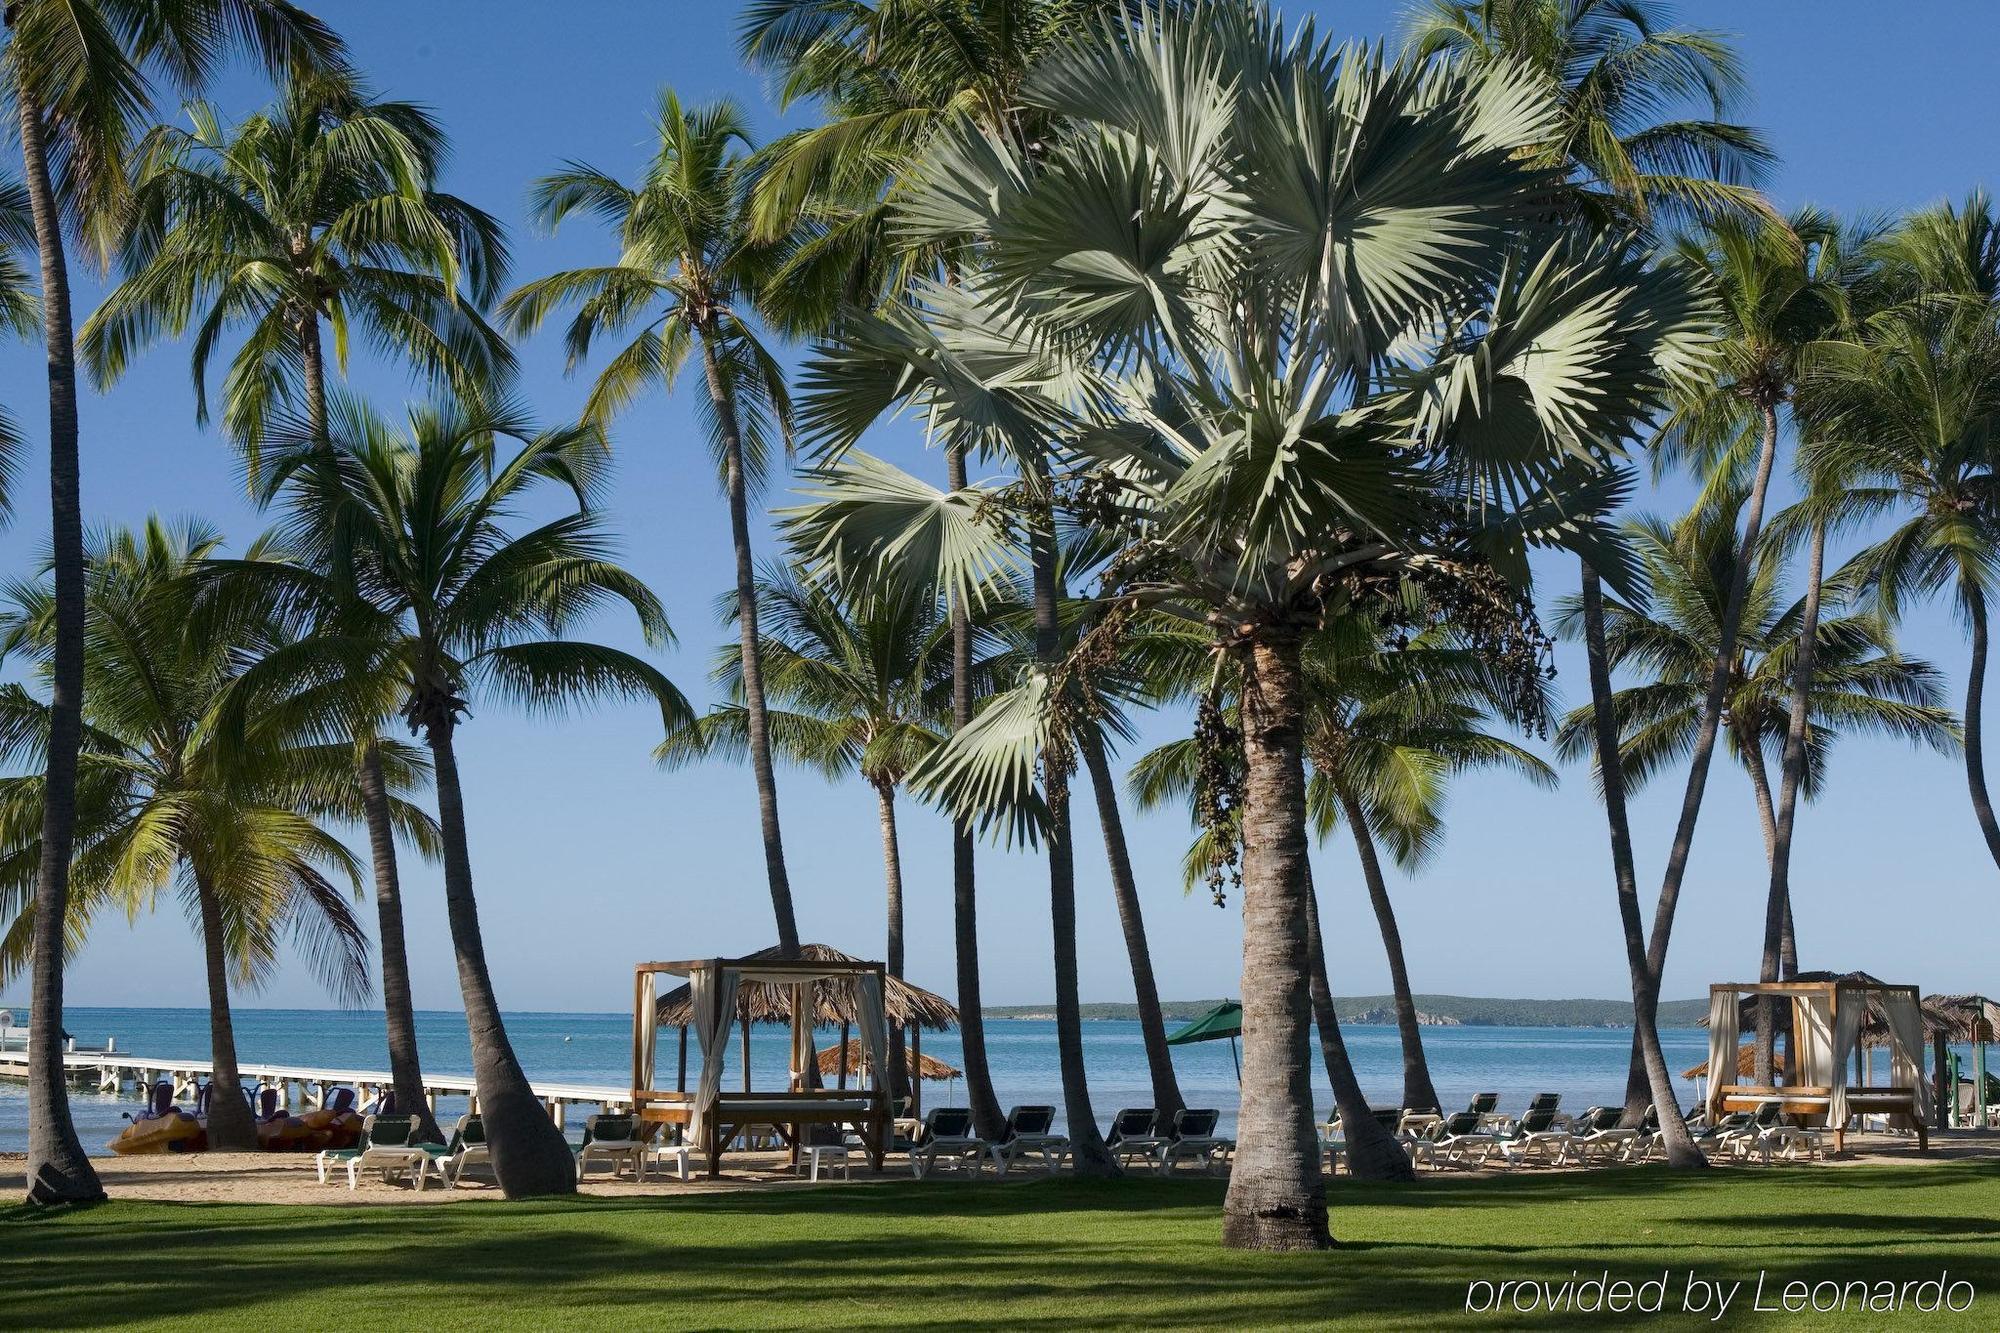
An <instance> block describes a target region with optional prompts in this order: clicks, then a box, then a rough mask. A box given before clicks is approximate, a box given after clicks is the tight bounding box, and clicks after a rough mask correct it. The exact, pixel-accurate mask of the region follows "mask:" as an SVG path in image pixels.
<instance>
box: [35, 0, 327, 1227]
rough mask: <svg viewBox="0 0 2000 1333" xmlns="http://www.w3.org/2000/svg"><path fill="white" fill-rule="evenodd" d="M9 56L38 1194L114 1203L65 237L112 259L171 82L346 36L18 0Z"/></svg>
mask: <svg viewBox="0 0 2000 1333" xmlns="http://www.w3.org/2000/svg"><path fill="white" fill-rule="evenodd" d="M0 24H4V28H5V32H6V36H7V46H6V50H5V52H4V53H0V62H4V64H5V66H6V77H7V81H8V86H9V89H10V91H11V93H12V95H13V101H14V112H15V117H16V121H17V125H18V135H19V138H20V142H21V165H22V183H23V185H24V187H25V189H26V193H27V197H28V210H29V216H30V218H31V220H32V223H33V228H34V239H35V252H36V260H37V273H38V276H39V279H40V282H39V287H40V291H41V298H42V341H43V346H44V348H45V350H46V353H47V357H48V383H49V487H50V494H51V509H50V515H51V532H50V538H51V541H52V543H53V556H54V560H53V567H54V573H55V598H56V605H57V607H58V608H59V610H60V615H59V617H58V620H57V626H56V652H55V657H54V667H53V676H52V678H51V682H50V688H51V694H50V708H51V714H50V719H51V721H50V733H49V743H48V774H47V777H48V793H47V795H48V799H47V801H46V803H45V805H44V811H45V814H46V818H47V821H48V825H47V827H46V828H45V829H44V830H43V836H42V855H43V863H42V866H41V869H40V871H39V872H38V874H39V878H38V880H37V888H36V894H37V898H36V915H35V919H36V920H37V921H38V922H40V923H41V924H40V926H39V927H38V929H40V930H41V931H42V932H43V933H42V934H41V935H40V936H39V937H38V938H37V939H36V941H35V949H34V957H35V961H34V980H33V986H32V997H31V998H32V1004H33V1009H32V1011H31V1013H30V1016H29V1021H28V1029H29V1037H28V1047H29V1056H28V1069H29V1078H28V1164H27V1180H28V1197H29V1199H30V1201H31V1202H36V1203H64V1202H77V1201H85V1200H90V1199H97V1198H101V1197H103V1193H104V1190H103V1186H102V1185H101V1184H100V1183H99V1182H98V1179H97V1173H96V1172H95V1171H93V1170H92V1169H91V1166H90V1163H89V1160H88V1159H87V1158H86V1157H85V1155H84V1152H83V1145H82V1144H80V1143H79V1142H78V1141H77V1137H76V1128H75V1125H74V1124H73V1123H72V1122H71V1120H70V1116H69V1101H68V1096H67V1093H66V1091H65V1088H64V1085H63V1071H62V935H61V925H60V923H61V922H62V921H63V920H64V918H65V915H66V910H65V909H66V899H67V896H68V892H69V890H68V873H69V860H70V847H71V842H72V840H73V838H74V833H75V827H74V826H75V817H76V810H75V803H76V764H77V751H78V748H79V746H80V744H81V736H82V730H81V728H82V722H81V709H82V707H83V696H82V692H83V633H84V630H83V616H84V607H83V583H84V572H83V565H84V553H83V502H82V495H81V492H82V487H81V482H80V465H79V458H78V447H77V440H78V430H77V399H76V339H75V324H74V320H73V318H72V314H71V307H70V284H69V264H68V257H67V255H66V254H65V253H64V245H63V242H64V235H63V232H64V227H65V225H66V224H67V225H68V226H69V228H70V231H71V234H72V235H73V236H75V237H76V238H77V239H79V240H81V241H83V242H85V243H86V244H88V245H89V246H91V247H92V248H93V249H94V251H95V252H96V253H97V254H98V255H99V256H102V255H105V254H107V253H109V251H110V250H111V248H112V245H113V242H114V239H115V236H116V232H117V230H118V224H119V218H120V214H121V211H122V210H121V208H120V206H119V201H120V197H121V195H122V193H123V191H124V187H125V169H126V165H127V158H128V154H129V151H130V149H131V146H132V144H133V141H134V140H135V138H136V137H137V135H138V127H139V126H140V125H141V124H143V123H145V122H146V121H147V120H148V118H149V117H150V116H151V113H152V108H153V103H154V94H155V80H156V79H165V80H167V81H168V82H169V83H171V84H173V85H175V86H176V87H178V88H179V90H180V91H182V92H183V93H184V94H186V93H192V92H194V91H195V90H196V89H198V88H199V87H200V85H201V84H203V83H204V82H205V81H206V80H207V79H208V77H209V76H210V75H211V74H212V73H213V72H214V71H215V69H216V68H217V66H218V65H220V64H221V63H222V61H223V60H224V59H225V58H226V57H227V56H229V55H231V54H233V53H235V52H237V51H244V52H247V53H249V54H251V55H254V56H255V57H257V58H258V59H259V60H260V61H261V62H262V63H263V64H264V65H265V66H266V67H267V68H268V69H270V70H271V71H272V72H273V73H276V72H278V71H280V70H285V69H291V68H299V67H309V68H326V67H331V66H336V65H339V64H340V63H341V62H342V61H343V59H344V57H343V53H342V49H341V44H340V40H339V38H337V37H336V36H334V34H333V33H332V32H331V30H329V29H328V28H327V27H326V26H325V25H323V24H322V23H320V22H319V21H318V20H317V19H315V18H313V17H312V16H311V15H310V14H308V13H306V12H305V11H304V10H302V9H300V8H298V7H297V6H296V5H294V4H292V3H291V0H16V3H13V4H9V5H8V6H6V8H5V11H4V14H0Z"/></svg>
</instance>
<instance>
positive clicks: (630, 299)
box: [501, 90, 799, 957]
mask: <svg viewBox="0 0 2000 1333" xmlns="http://www.w3.org/2000/svg"><path fill="white" fill-rule="evenodd" d="M653 128H654V133H655V136H656V137H657V139H658V148H657V150H656V152H655V154H654V157H653V161H652V162H651V163H650V164H649V165H648V167H647V169H646V175H645V177H644V179H643V180H642V181H641V182H640V183H639V184H638V185H637V186H636V187H635V186H628V185H625V184H623V183H621V182H620V181H619V180H617V179H616V178H615V177H613V176H611V175H610V174H608V173H606V172H603V171H600V170H598V169H597V168H595V167H591V166H588V165H585V164H583V163H571V164H570V165H568V166H567V167H565V169H564V170H562V171H559V172H557V173H556V174H554V175H552V176H546V177H543V178H542V179H541V180H540V181H538V182H537V183H536V185H535V189H534V197H533V209H534V215H535V218H536V220H537V221H538V222H539V223H541V224H542V225H543V226H545V227H548V228H549V229H551V230H553V229H555V228H556V227H558V226H560V225H561V224H562V223H563V222H565V221H566V220H568V219H569V218H571V217H573V216H575V215H576V214H578V213H588V214H590V215H591V216H593V217H595V218H597V219H599V220H600V221H603V222H605V223H608V224H610V225H611V226H613V227H615V228H616V230H617V236H618V244H619V254H618V257H617V260H616V262H615V263H612V264H607V265H602V266H599V267H596V268H583V269H570V270H566V271H564V272H561V273H554V274H551V275H549V276H548V277H546V278H541V279H538V280H536V281H534V282H531V283H528V284H527V285H526V286H524V287H522V288H521V289H520V290H518V291H516V292H514V293H513V294H512V295H510V296H509V297H508V298H507V299H506V301H505V302H504V303H503V305H502V307H501V309H502V312H503V313H504V314H505V316H506V318H507V320H508V321H509V323H510V324H511V325H512V327H513V328H514V329H515V330H516V331H518V332H521V333H527V332H532V331H533V330H535V329H537V328H539V327H540V326H541V324H542V323H543V321H545V320H546V319H547V318H548V317H549V315H550V314H551V313H553V312H554V311H555V310H556V309H558V308H559V307H563V306H574V307H576V314H575V316H574V317H573V318H572V319H571V321H570V324H569V328H568V330H567V333H566V335H565V340H564V341H565V346H566V348H567V350H568V354H569V368H570V370H572V371H574V370H575V369H576V368H577V367H578V366H580V365H582V364H583V362H584V360H585V358H586V357H588V356H589V354H590V350H591V344H592V343H593V342H595V341H596V340H598V339H599V338H601V337H603V336H605V335H617V334H623V333H625V332H627V331H629V330H631V329H633V328H634V327H635V326H636V327H637V329H638V332H637V334H636V336H634V337H633V339H632V341H630V342H629V343H627V344H626V345H625V346H624V347H622V348H620V349H619V350H618V351H617V352H615V353H614V354H613V355H612V356H611V357H610V359H609V360H608V361H607V362H606V363H605V367H604V369H603V370H602V371H601V372H600V373H599V374H598V377H597V381H596V383H594V384H593V385H592V386H591V390H590V396H589V398H588V399H587V400H586V401H585V403H584V411H583V415H584V420H585V421H587V422H589V423H592V424H593V425H596V426H599V427H603V426H605V425H608V423H609V422H610V421H611V419H612V418H613V417H615V416H616V415H617V414H618V413H619V412H620V411H622V410H623V409H624V408H625V407H626V406H627V405H629V404H630V403H631V401H632V400H633V399H634V398H635V397H637V396H638V395H639V394H640V393H641V392H643V391H644V390H645V389H647V388H650V387H658V388H661V389H665V390H671V389H672V388H673V384H674V380H675V379H676V377H677V376H678V375H679V374H680V372H681V369H682V368H683V367H684V366H685V365H686V363H687V360H688V357H689V356H690V355H696V354H698V355H699V357H700V360H701V369H702V377H703V381H704V384H705V386H706V388H707V399H706V403H705V415H706V420H707V425H708V434H709V443H710V445H711V447H712V448H713V450H714V453H715V459H716V465H717V468H718V470H719V471H720V472H721V474H722V485H723V491H724V494H725V495H726V497H727V499H728V503H729V533H730V540H731V543H732V545H733V546H734V549H735V556H736V617H737V622H738V629H739V633H740V643H741V646H742V653H743V706H744V714H745V717H744V720H745V723H746V725H747V727H748V732H749V736H748V740H749V750H750V771H751V773H752V775H753V776H754V778H755V780H756V784H757V811H758V820H759V827H760V830H761V832H762V835H763V843H764V868H765V874H766V878H767V879H768V880H769V883H770V889H771V910H772V912H773V914H774V915H775V916H776V918H777V927H778V946H779V948H780V949H781V950H782V951H783V952H784V953H785V955H786V956H788V957H789V956H791V955H793V954H795V953H797V952H798V947H799V928H798V920H797V916H796V914H795V913H794V911H793V908H792V886H791V879H790V877H789V875H788V874H787V873H786V870H785V846H784V839H783V836H782V834H781V832H780V829H779V823H778V785H777V778H776V777H775V775H774V773H773V770H772V766H771V737H770V728H769V721H768V715H767V711H766V704H765V692H764V665H763V658H762V655H761V653H760V652H759V647H760V640H759V637H758V633H757V596H756V564H755V557H754V555H753V552H752V549H751V542H750V495H751V493H752V492H753V491H755V490H756V489H758V488H759V487H760V486H761V485H762V484H763V481H764V479H765V476H766V475H767V473H768V471H769V466H770V452H771V450H772V448H773V447H775V445H776V444H777V440H776V438H774V436H775V435H776V434H778V433H782V434H783V435H784V437H785V439H786V440H787V442H789V439H790V431H791V426H790V422H791V400H790V396H789V393H788V391H787V389H786V387H785V376H784V371H783V369H782V368H781V367H780V366H779V365H778V363H777V360H776V359H775V358H774V357H773V356H772V355H771V353H770V351H769V350H768V349H767V348H766V347H765V345H764V342H763V340H762V338H761V337H760V335H759V332H758V327H757V310H756V307H757V302H758V301H759V300H760V299H761V295H762V292H763V290H764V282H765V278H766V275H767V273H768V270H769V268H770V266H771V264H772V263H773V262H774V259H775V252H774V251H772V250H771V249H769V248H767V247H765V246H763V245H760V244H758V243H757V242H756V241H755V240H754V239H753V237H752V230H751V226H750V221H749V216H748V208H749V204H748V196H749V189H750V185H751V174H750V171H749V152H750V133H749V130H748V128H747V127H746V126H745V123H744V119H743V113H742V111H741V110H740V109H739V108H738V107H737V106H736V104H735V103H733V102H730V101H727V100H724V101H717V102H709V103H704V104H701V105H697V106H686V105H683V104H682V102H681V100H680V98H678V97H677V96H675V95H674V93H673V92H672V91H671V90H667V91H663V92H662V93H661V94H660V105H659V112H658V115H657V117H656V119H655V123H654V127H653Z"/></svg>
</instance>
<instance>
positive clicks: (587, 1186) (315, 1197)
mask: <svg viewBox="0 0 2000 1333" xmlns="http://www.w3.org/2000/svg"><path fill="white" fill-rule="evenodd" d="M1968 1158H1987V1159H1993V1160H1996V1161H2000V1131H1995V1130H1986V1131H1975V1130H1948V1131H1935V1130H1934V1131H1932V1134H1931V1150H1930V1152H1928V1153H1919V1152H1918V1151H1917V1145H1916V1140H1915V1139H1912V1138H1908V1137H1905V1136H1902V1135H1890V1134H1853V1135H1849V1136H1848V1151H1847V1152H1846V1153H1845V1154H1842V1155H1841V1156H1838V1157H1831V1158H1825V1159H1814V1160H1813V1161H1811V1162H1786V1161H1778V1162H1774V1163H1773V1164H1772V1165H1770V1166H1769V1167H1765V1166H1762V1165H1759V1164H1756V1163H1755V1162H1754V1161H1753V1162H1752V1163H1751V1164H1750V1165H1749V1166H1747V1167H1746V1168H1745V1169H1749V1170H1758V1171H1764V1170H1770V1171H1790V1172H1798V1171H1813V1170H1819V1169H1821V1168H1825V1167H1831V1168H1835V1169H1840V1168H1845V1167H1852V1166H1885V1165H1890V1166H1905V1167H1909V1168H1911V1169H1912V1170H1923V1169H1925V1168H1927V1167H1930V1166H1934V1165H1937V1164H1939V1163H1943V1162H1952V1161H1964V1160H1966V1159H1968ZM23 1160H24V1159H23V1157H22V1156H21V1155H20V1154H18V1153H10V1154H7V1155H5V1156H0V1195H13V1196H16V1197H18V1196H19V1195H20V1194H21V1193H22V1192H23V1191H24V1189H25V1187H26V1180H25V1178H24V1176H23V1174H22V1165H23ZM96 1165H97V1169H98V1173H99V1175H100V1176H101V1177H102V1179H103V1181H104V1187H105V1189H106V1190H107V1191H109V1192H110V1194H111V1196H112V1197H113V1198H117V1199H147V1200H154V1201H160V1202H174V1203H275V1204H324V1205H326V1206H328V1207H341V1208H345V1207H365V1206H368V1205H371V1204H410V1203H423V1204H450V1203H467V1202H475V1201H478V1200H481V1199H486V1200H493V1199H498V1198H500V1197H501V1196H500V1191H499V1190H498V1189H497V1188H496V1187H495V1186H494V1185H493V1183H492V1179H491V1177H490V1176H488V1175H485V1174H484V1173H477V1174H475V1175H470V1176H468V1177H467V1179H466V1183H465V1184H464V1185H462V1186H460V1187H458V1188H455V1189H447V1188H445V1187H444V1186H442V1185H441V1184H440V1183H439V1182H438V1181H436V1180H435V1179H433V1180H431V1181H430V1182H429V1183H428V1184H427V1185H426V1187H425V1188H423V1189H421V1190H419V1189H415V1188H413V1187H412V1186H410V1185H409V1184H408V1183H395V1184H390V1183H385V1182H384V1181H383V1179H382V1176H381V1173H380V1172H370V1173H369V1174H368V1175H367V1176H366V1177H365V1178H364V1179H363V1180H362V1182H361V1185H360V1188H358V1189H354V1190H349V1189H348V1188H347V1181H346V1173H345V1171H344V1170H342V1171H341V1172H339V1173H338V1174H337V1175H336V1176H333V1177H329V1179H328V1183H326V1184H324V1185H322V1184H320V1183H319V1181H318V1179H317V1177H316V1174H315V1172H314V1169H313V1159H312V1158H311V1156H309V1155H304V1154H292V1153H192V1154H188V1155H185V1156H182V1155H166V1156H159V1157H113V1158H100V1159H97V1161H96ZM723 1166H724V1170H723V1173H722V1175H721V1176H720V1177H719V1178H717V1179H714V1180H710V1179H709V1178H708V1177H707V1176H705V1175H703V1174H702V1173H701V1172H700V1171H699V1169H697V1170H696V1171H695V1173H694V1175H693V1178H692V1179H690V1180H686V1181H683V1180H681V1179H679V1178H678V1177H677V1176H675V1175H673V1174H672V1173H671V1172H667V1173H649V1174H648V1176H647V1178H646V1179H645V1180H644V1181H643V1182H641V1181H635V1180H633V1179H631V1178H630V1177H629V1176H619V1177H616V1178H614V1177H612V1176H611V1174H610V1173H609V1171H608V1170H600V1171H593V1173H592V1174H591V1177H590V1179H589V1180H587V1181H586V1182H584V1185H583V1188H582V1192H583V1193H584V1194H588V1195H592V1196H596V1197H600V1198H634V1197H640V1196H649V1197H669V1196H673V1195H679V1194H707V1193H715V1192H727V1191H732V1190H791V1189H808V1190H810V1189H822V1188H833V1187H838V1186H840V1185H842V1184H846V1183H849V1182H847V1181H843V1180H841V1179H840V1178H839V1177H838V1176H837V1175H836V1176H833V1177H829V1178H822V1179H821V1180H820V1181H819V1182H817V1183H814V1182H811V1181H808V1180H806V1179H805V1178H804V1177H803V1176H801V1175H798V1174H795V1173H794V1172H793V1171H792V1169H791V1167H790V1164H789V1161H788V1159H787V1157H786V1155H785V1154H784V1153H781V1152H761V1153H731V1154H730V1155H729V1156H728V1157H726V1158H725V1159H724V1161H723ZM1598 1169H1602V1168H1597V1167H1579V1166H1574V1165H1572V1166H1567V1167H1557V1166H1552V1165H1546V1164H1536V1165H1531V1166H1523V1167H1515V1168H1507V1167H1503V1166H1501V1165H1500V1164H1499V1159H1498V1158H1495V1159H1494V1161H1493V1162H1491V1163H1489V1164H1487V1165H1485V1166H1453V1167H1447V1168H1445V1169H1443V1170H1441V1171H1433V1170H1430V1169H1424V1170H1421V1171H1420V1172H1419V1176H1418V1178H1419V1180H1431V1179H1449V1180H1466V1179H1478V1178H1483V1177H1491V1178H1498V1177H1500V1176H1503V1175H1520V1174H1524V1173H1532V1174H1549V1173H1553V1172H1575V1171H1588V1170H1598ZM1182 1174H1183V1175H1189V1176H1192V1175H1193V1174H1194V1173H1193V1172H1190V1171H1184V1172H1183V1173H1182ZM908 1178H909V1168H908V1167H907V1166H906V1165H905V1164H904V1161H903V1159H902V1158H899V1157H898V1158H891V1159H890V1160H889V1162H888V1164H887V1166H886V1168H885V1169H884V1170H883V1171H881V1172H876V1171H873V1170H870V1169H869V1167H868V1165H867V1163H866V1161H865V1160H864V1159H862V1158H860V1157H859V1156H857V1157H856V1158H855V1160H854V1162H853V1175H852V1183H854V1184H861V1183H864V1182H867V1181H871V1180H882V1179H894V1180H907V1179H908ZM1041 1178H1042V1173H1041V1172H1039V1171H1035V1170H1019V1169H1017V1170H1015V1171H1012V1172H1010V1173H1009V1174H1008V1176H1007V1177H1006V1179H1005V1182H1004V1183H1006V1184H1013V1183H1026V1182H1030V1181H1034V1180H1038V1179H1041ZM961 1179H962V1178H960V1177H957V1176H945V1177H943V1178H942V1179H940V1180H939V1182H938V1183H939V1184H940V1185H945V1186H948V1185H950V1184H951V1183H952V1182H954V1181H960V1180H961ZM981 1183H982V1184H983V1185H985V1186H986V1187H989V1188H990V1187H991V1186H992V1185H993V1183H994V1181H993V1177H992V1176H991V1175H984V1176H982V1177H981Z"/></svg>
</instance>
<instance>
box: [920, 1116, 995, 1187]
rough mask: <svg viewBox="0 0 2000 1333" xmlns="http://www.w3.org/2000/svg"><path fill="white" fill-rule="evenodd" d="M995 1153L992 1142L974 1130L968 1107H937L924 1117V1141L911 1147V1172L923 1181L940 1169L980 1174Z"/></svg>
mask: <svg viewBox="0 0 2000 1333" xmlns="http://www.w3.org/2000/svg"><path fill="white" fill-rule="evenodd" d="M992 1156H993V1145H992V1144H990V1143H988V1142H987V1141H986V1140H985V1139H982V1138H980V1137H979V1136H978V1135H977V1134H974V1133H973V1132H972V1111H971V1109H970V1108H969V1107H964V1106H934V1107H932V1108H931V1111H930V1114H929V1115H926V1116H925V1117H924V1134H923V1139H922V1142H920V1143H918V1144H916V1145H915V1146H914V1147H912V1148H911V1149H910V1174H911V1175H913V1176H915V1177H916V1178H917V1179H918V1180H922V1179H923V1178H924V1177H925V1176H928V1175H932V1174H934V1173H936V1172H939V1171H960V1170H969V1171H970V1172H971V1173H972V1175H973V1176H974V1177H977V1176H978V1175H979V1169H980V1167H981V1166H982V1165H983V1164H984V1163H985V1162H986V1161H987V1160H989V1159H990V1158H991V1157H992ZM996 1169H997V1168H996Z"/></svg>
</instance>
